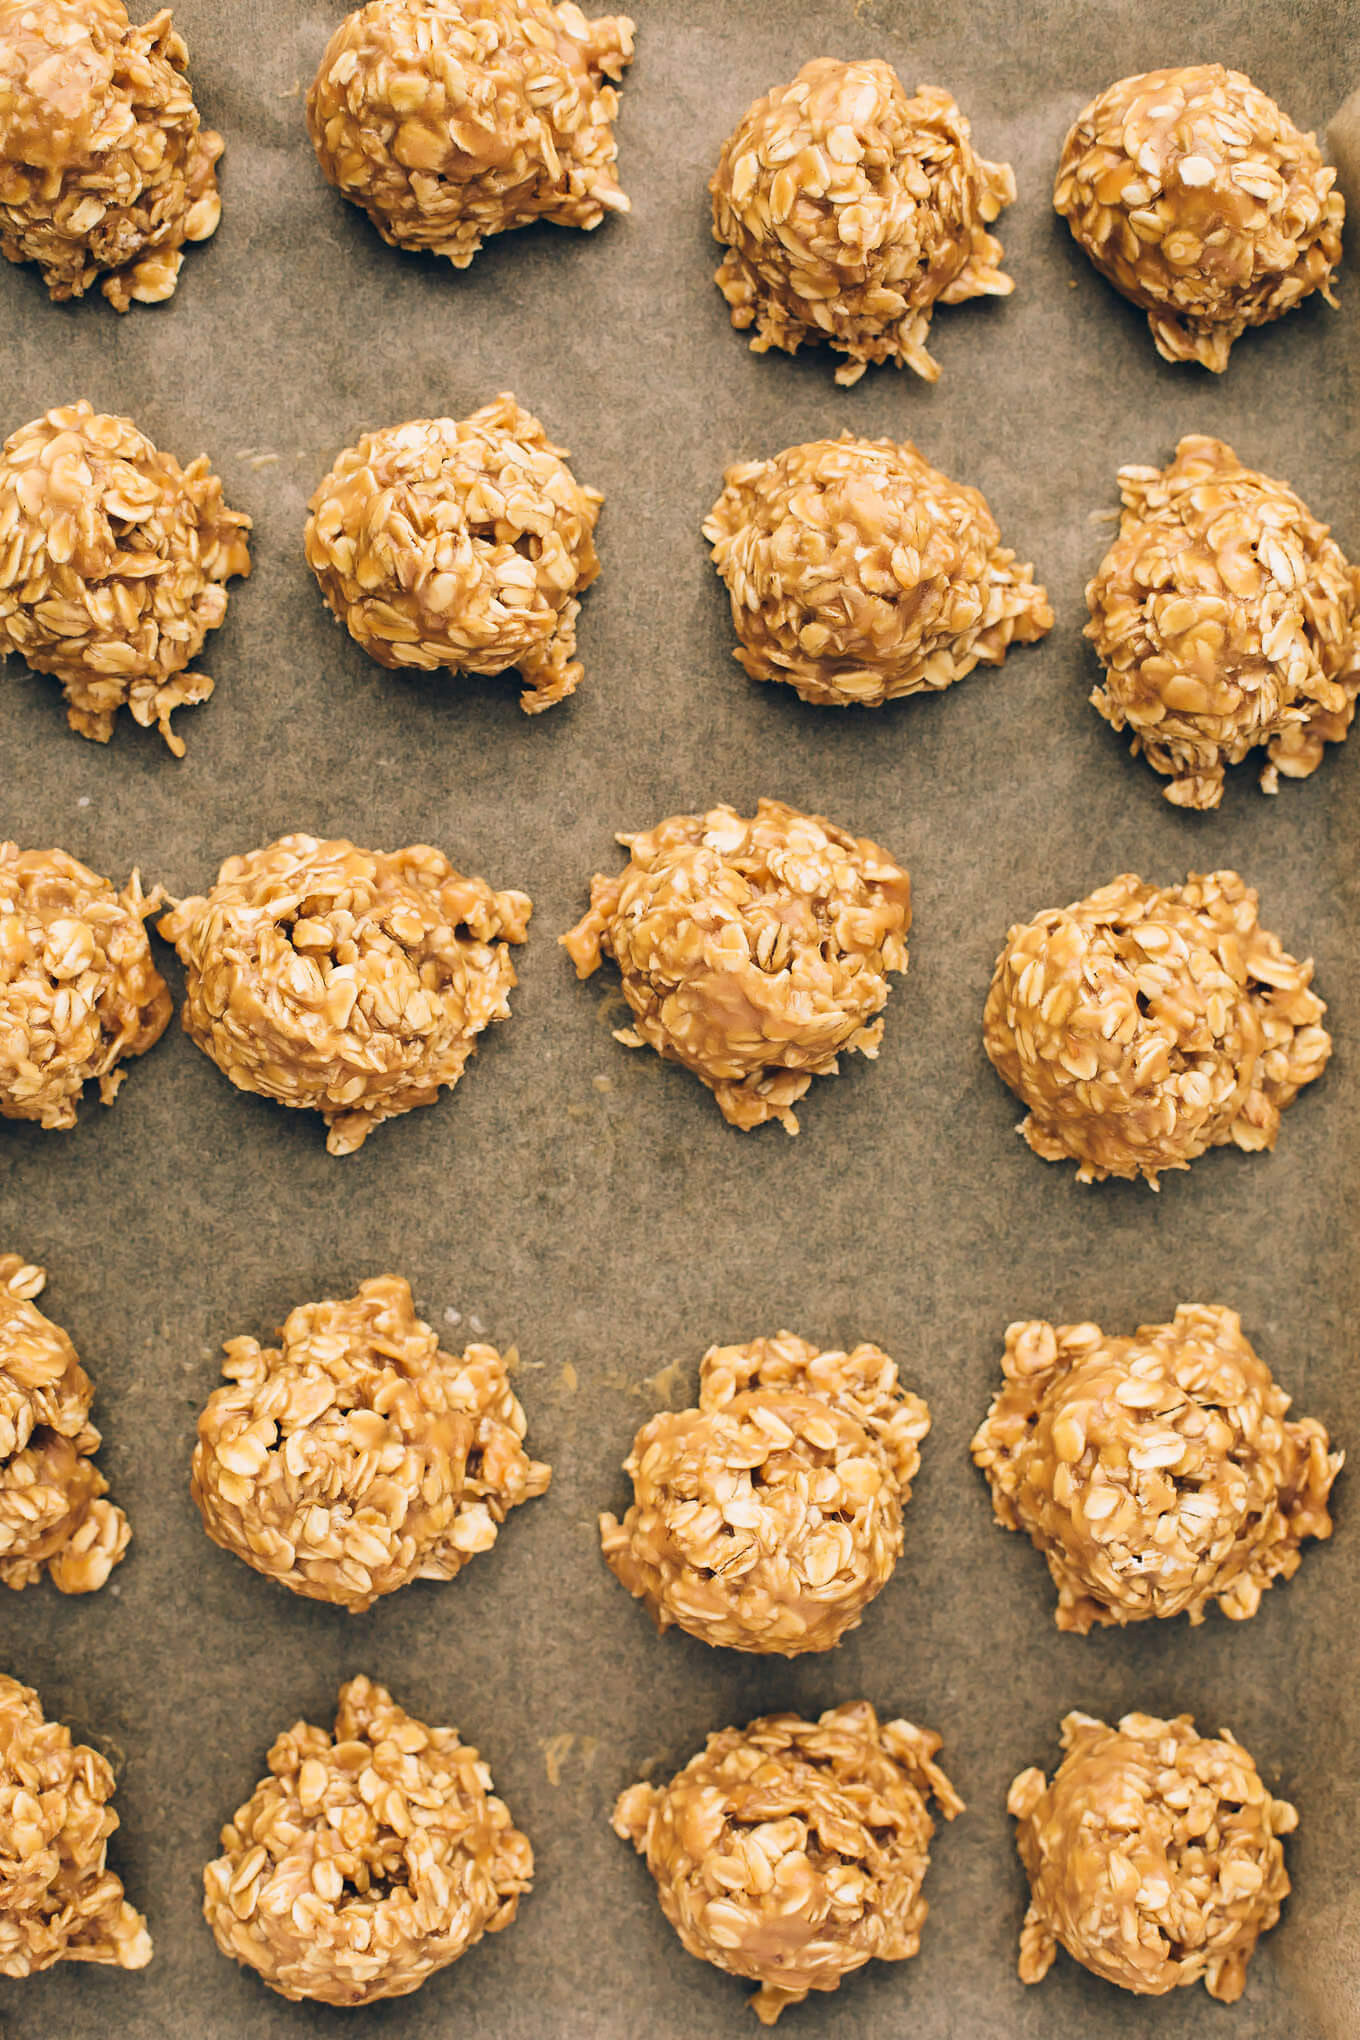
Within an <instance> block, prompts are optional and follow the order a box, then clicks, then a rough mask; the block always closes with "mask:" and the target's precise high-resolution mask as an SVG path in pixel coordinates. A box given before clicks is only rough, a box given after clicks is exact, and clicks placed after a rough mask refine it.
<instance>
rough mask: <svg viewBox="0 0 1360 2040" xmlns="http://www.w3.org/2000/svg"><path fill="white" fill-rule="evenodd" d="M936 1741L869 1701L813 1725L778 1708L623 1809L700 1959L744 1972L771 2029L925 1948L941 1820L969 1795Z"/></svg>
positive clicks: (666, 1907) (729, 1733)
mask: <svg viewBox="0 0 1360 2040" xmlns="http://www.w3.org/2000/svg"><path fill="white" fill-rule="evenodd" d="M939 1747H940V1738H939V1737H938V1736H937V1735H932V1734H931V1733H930V1732H929V1731H928V1730H926V1729H920V1728H914V1727H913V1726H912V1724H911V1723H910V1722H909V1721H887V1722H883V1723H882V1724H881V1725H880V1723H879V1720H878V1717H877V1715H876V1714H875V1713H874V1710H873V1708H872V1707H871V1706H870V1705H869V1703H868V1701H867V1700H856V1701H851V1702H849V1703H848V1704H846V1705H845V1706H842V1707H833V1708H831V1709H830V1710H829V1711H828V1712H827V1713H825V1714H823V1715H822V1716H821V1717H820V1719H819V1720H817V1721H802V1720H800V1719H799V1717H798V1716H797V1715H796V1714H768V1715H765V1716H764V1717H763V1718H762V1719H761V1720H759V1721H752V1722H750V1723H749V1724H748V1725H747V1727H745V1728H725V1729H723V1730H721V1731H720V1732H719V1733H718V1734H716V1735H711V1736H710V1737H709V1738H708V1741H707V1743H706V1745H705V1746H704V1748H703V1749H702V1750H701V1751H700V1752H699V1754H698V1755H697V1756H696V1757H691V1759H690V1761H689V1763H688V1764H686V1766H685V1768H684V1770H683V1771H680V1772H677V1774H676V1776H675V1777H674V1778H672V1779H671V1781H670V1783H669V1784H668V1785H634V1786H631V1787H630V1788H629V1790H628V1791H626V1792H624V1793H623V1794H622V1795H621V1797H620V1799H619V1802H618V1805H617V1806H616V1807H615V1809H614V1832H615V1833H616V1834H617V1835H619V1836H621V1837H622V1839H623V1840H625V1841H630V1842H632V1844H633V1846H634V1848H636V1849H637V1851H638V1853H639V1854H640V1855H643V1856H645V1857H646V1859H647V1867H648V1869H649V1870H650V1871H651V1873H652V1876H653V1877H654V1878H655V1880H656V1890H657V1897H658V1898H659V1900H660V1902H661V1909H662V1911H663V1912H664V1913H665V1915H666V1918H667V1919H668V1920H669V1921H670V1923H671V1925H672V1926H673V1927H674V1928H675V1931H676V1933H677V1934H678V1935H679V1936H680V1939H681V1941H682V1942H683V1944H684V1946H685V1947H686V1948H687V1949H688V1951H689V1953H690V1954H691V1955H697V1956H698V1957H699V1958H700V1960H701V1961H704V1962H711V1963H712V1964H713V1965H714V1967H715V1968H717V1969H725V1970H727V1971H729V1972H730V1974H732V1975H733V1976H742V1977H746V1978H748V1979H749V1980H750V1981H751V1982H753V1983H758V1984H759V1985H760V1989H759V1990H758V1991H757V1992H756V1994H755V1996H754V1997H753V1998H752V1999H751V2005H752V2008H753V2010H754V2011H755V2013H756V2015H757V2017H758V2018H759V2019H760V2020H761V2022H762V2024H763V2025H766V2026H772V2025H773V2024H774V2022H775V2020H776V2019H777V2018H778V2017H779V2015H780V2013H781V2012H782V2011H783V2010H784V2009H785V2007H786V2006H788V2005H796V2004H800V2003H801V2002H802V2000H803V1999H804V1998H805V1997H807V1995H808V1993H809V1992H810V1991H814V1990H819V1991H827V1990H836V1989H837V1988H838V1987H839V1985H840V1984H841V1982H842V1981H843V1980H844V1978H845V1977H846V1976H848V1975H849V1974H850V1973H851V1972H852V1971H853V1970H856V1969H862V1968H863V1966H864V1964H865V1963H866V1962H868V1961H870V1960H871V1959H872V1958H874V1957H877V1958H878V1960H879V1961H881V1962H902V1961H905V1960H906V1958H907V1957H908V1956H911V1955H914V1954H915V1953H916V1951H917V1949H918V1948H919V1947H920V1945H921V1928H922V1926H923V1925H924V1923H925V1917H926V1912H927V1906H926V1901H925V1899H924V1898H923V1897H922V1894H921V1887H922V1885H923V1883H924V1882H925V1875H926V1871H927V1870H928V1869H929V1867H930V1841H931V1837H932V1836H933V1834H934V1832H935V1824H934V1822H933V1821H932V1819H931V1817H930V1814H929V1812H928V1810H927V1806H926V1801H927V1799H928V1798H933V1799H934V1801H935V1803H936V1805H937V1806H938V1807H939V1809H940V1811H941V1812H942V1813H943V1814H944V1816H945V1818H946V1819H948V1820H952V1819H953V1818H954V1816H955V1814H958V1813H961V1812H962V1811H963V1801H962V1800H961V1799H960V1798H959V1796H958V1794H957V1793H956V1792H955V1790H954V1788H953V1786H952V1785H951V1784H950V1782H949V1780H948V1779H947V1778H946V1777H945V1775H944V1772H943V1771H942V1770H941V1769H940V1767H939V1765H938V1764H937V1763H936V1762H935V1755H936V1752H937V1751H938V1749H939Z"/></svg>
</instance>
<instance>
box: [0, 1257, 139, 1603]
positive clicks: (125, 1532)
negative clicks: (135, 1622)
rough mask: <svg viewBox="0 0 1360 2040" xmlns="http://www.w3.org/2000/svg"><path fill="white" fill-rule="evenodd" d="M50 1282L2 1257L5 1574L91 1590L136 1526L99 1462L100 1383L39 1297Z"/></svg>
mask: <svg viewBox="0 0 1360 2040" xmlns="http://www.w3.org/2000/svg"><path fill="white" fill-rule="evenodd" d="M46 1280H47V1277H46V1275H45V1274H44V1272H43V1270H42V1269H41V1268H35V1267H33V1266H32V1265H31V1264H29V1263H27V1262H25V1261H24V1260H23V1259H22V1258H21V1257H20V1256H19V1255H18V1254H0V1581H2V1582H3V1583H4V1585H5V1586H7V1587H16V1588H17V1587H30V1586H32V1584H33V1582H34V1581H35V1580H37V1579H40V1578H41V1576H42V1574H43V1572H44V1570H45V1571H46V1572H47V1573H48V1574H50V1576H51V1579H52V1583H53V1585H54V1586H56V1587H58V1588H60V1590H61V1592H62V1593H63V1594H89V1593H93V1592H94V1590H95V1589H96V1588H97V1587H102V1586H103V1584H104V1582H105V1580H107V1578H108V1576H109V1574H110V1573H111V1572H112V1571H113V1568H114V1567H115V1566H116V1565H117V1564H118V1562H119V1560H120V1559H121V1558H122V1557H123V1555H124V1553H125V1552H126V1551H127V1548H128V1540H129V1538H130V1537H131V1534H132V1533H131V1531H130V1530H129V1529H128V1520H127V1517H126V1516H125V1515H124V1514H123V1512H122V1510H121V1509H118V1508H115V1507H114V1505H113V1503H112V1502H109V1501H106V1500H105V1499H104V1497H105V1496H106V1495H107V1494H108V1491H109V1484H108V1482H107V1481H106V1480H105V1478H104V1476H103V1474H102V1473H100V1471H99V1469H98V1467H97V1466H96V1465H95V1464H94V1458H93V1455H94V1454H95V1453H96V1452H97V1451H98V1450H99V1446H100V1443H101V1440H100V1436H99V1433H98V1431H97V1430H96V1429H95V1427H94V1425H93V1424H92V1423H91V1422H90V1405H91V1404H92V1402H93V1401H94V1387H93V1384H92V1383H91V1381H90V1377H89V1375H88V1374H87V1373H86V1372H85V1369H84V1368H83V1367H82V1366H81V1364H80V1360H79V1358H78V1356H77V1354H76V1349H75V1347H74V1346H73V1345H72V1344H71V1341H70V1340H69V1339H68V1338H67V1336H66V1334H65V1332H64V1331H63V1330H62V1329H61V1326H60V1325H54V1324H53V1323H52V1321H51V1319H50V1318H46V1317H44V1316H43V1314H42V1312H41V1311H40V1310H39V1309H38V1307H37V1305H36V1304H35V1303H34V1301H33V1298H34V1297H35V1296H40V1295H41V1294H42V1288H43V1284H44V1283H45V1282H46Z"/></svg>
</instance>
